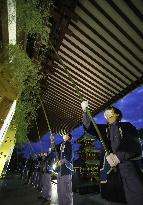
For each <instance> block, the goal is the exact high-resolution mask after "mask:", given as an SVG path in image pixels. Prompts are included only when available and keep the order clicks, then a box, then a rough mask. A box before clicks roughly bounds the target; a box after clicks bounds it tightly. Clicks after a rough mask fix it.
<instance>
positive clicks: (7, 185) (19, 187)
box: [0, 175, 121, 205]
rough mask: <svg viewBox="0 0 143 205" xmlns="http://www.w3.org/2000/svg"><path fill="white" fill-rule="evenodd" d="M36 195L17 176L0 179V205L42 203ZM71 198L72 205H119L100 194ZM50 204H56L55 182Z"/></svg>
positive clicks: (29, 186) (36, 204)
mask: <svg viewBox="0 0 143 205" xmlns="http://www.w3.org/2000/svg"><path fill="white" fill-rule="evenodd" d="M38 196H39V193H38V191H36V190H35V189H34V187H32V185H24V184H23V182H22V181H21V179H20V177H19V176H16V175H14V176H8V177H6V179H5V180H4V181H2V180H0V205H42V203H41V201H40V200H38ZM73 198H74V201H73V202H74V203H73V204H74V205H121V204H118V203H109V202H107V201H105V200H103V199H101V197H100V194H85V195H79V194H78V193H74V197H73ZM45 205H46V204H45ZM51 205H58V202H57V189H56V184H52V201H51Z"/></svg>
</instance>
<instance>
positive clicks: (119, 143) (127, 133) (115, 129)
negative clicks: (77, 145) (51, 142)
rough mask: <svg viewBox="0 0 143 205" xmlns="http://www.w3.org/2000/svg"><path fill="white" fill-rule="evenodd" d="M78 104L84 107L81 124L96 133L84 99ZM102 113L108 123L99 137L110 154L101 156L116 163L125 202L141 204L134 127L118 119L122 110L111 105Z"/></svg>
mask: <svg viewBox="0 0 143 205" xmlns="http://www.w3.org/2000/svg"><path fill="white" fill-rule="evenodd" d="M81 106H82V109H83V111H84V114H83V124H84V127H85V129H86V131H87V132H89V133H90V134H93V132H94V133H95V134H96V132H95V130H94V128H93V125H92V123H91V122H90V119H89V118H88V116H87V114H86V108H88V102H87V101H83V102H82V104H81ZM104 116H105V118H106V119H107V122H108V124H107V127H106V133H104V134H103V137H104V138H105V141H106V143H108V144H107V146H108V147H109V148H110V155H108V156H106V157H105V160H104V162H105V161H107V163H108V165H110V168H113V167H116V170H117V171H118V172H119V174H120V179H121V181H122V183H123V189H124V193H125V198H126V202H127V204H128V205H142V204H143V181H142V176H141V173H140V170H139V169H138V166H137V163H136V161H137V160H138V159H139V158H140V156H141V146H140V144H139V141H138V138H137V130H136V128H135V127H134V126H133V125H132V124H131V123H129V122H120V120H121V118H122V113H121V111H120V110H119V109H117V108H115V107H109V108H107V109H106V110H105V112H104ZM91 132H92V133H91ZM103 167H105V166H103ZM107 184H108V179H107ZM113 194H114V193H113ZM119 194H120V193H119Z"/></svg>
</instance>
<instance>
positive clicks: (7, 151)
mask: <svg viewBox="0 0 143 205" xmlns="http://www.w3.org/2000/svg"><path fill="white" fill-rule="evenodd" d="M15 134H16V130H14V129H13V130H12V129H10V128H9V129H8V131H7V133H6V135H5V138H4V140H3V142H2V144H1V145H0V177H1V174H2V171H3V168H4V165H5V163H6V162H7V161H9V160H10V156H11V153H12V150H13V149H14V146H15Z"/></svg>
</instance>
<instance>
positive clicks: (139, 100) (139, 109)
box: [24, 86, 143, 156]
mask: <svg viewBox="0 0 143 205" xmlns="http://www.w3.org/2000/svg"><path fill="white" fill-rule="evenodd" d="M89 104H90V102H89ZM113 105H114V106H115V107H117V108H119V109H120V110H121V111H122V113H123V120H122V121H129V122H131V123H132V124H133V125H134V126H136V128H138V129H139V128H143V86H141V87H139V88H137V89H135V90H134V91H132V92H131V93H129V94H128V95H126V96H125V97H124V98H122V99H121V100H119V101H118V102H117V103H115V104H113ZM95 122H96V123H98V124H105V123H106V120H105V118H104V116H103V112H101V113H100V114H98V115H97V116H96V117H95ZM83 133H84V130H83V128H82V126H80V127H78V128H76V129H74V130H73V131H72V134H73V137H74V141H75V140H76V139H78V138H79V137H80V136H81V135H83ZM54 137H55V142H56V144H59V143H60V142H61V141H62V137H61V136H59V135H56V134H54ZM31 145H32V146H33V149H34V152H35V153H40V152H41V150H42V152H44V151H47V150H48V148H49V147H50V140H49V133H47V134H45V135H44V136H43V137H42V138H41V143H39V142H36V143H31ZM41 145H42V146H41ZM97 146H98V143H97ZM74 147H75V150H76V149H78V145H75V146H74ZM24 152H25V156H28V155H29V145H28V144H26V145H25V147H24Z"/></svg>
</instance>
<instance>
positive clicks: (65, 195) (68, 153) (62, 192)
mask: <svg viewBox="0 0 143 205" xmlns="http://www.w3.org/2000/svg"><path fill="white" fill-rule="evenodd" d="M71 139H72V135H71V134H70V133H67V134H65V135H63V142H62V143H61V146H60V156H59V159H60V160H59V161H58V163H57V164H58V177H57V192H58V202H59V203H58V204H59V205H73V194H72V171H73V168H72V159H73V150H72V143H71Z"/></svg>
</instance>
